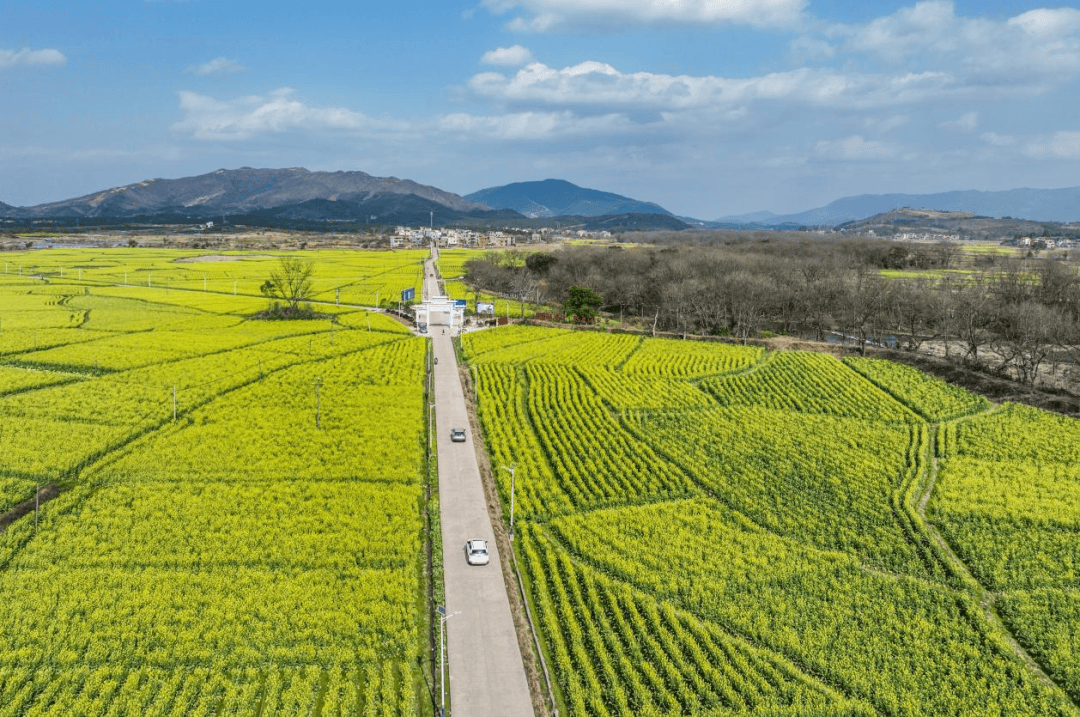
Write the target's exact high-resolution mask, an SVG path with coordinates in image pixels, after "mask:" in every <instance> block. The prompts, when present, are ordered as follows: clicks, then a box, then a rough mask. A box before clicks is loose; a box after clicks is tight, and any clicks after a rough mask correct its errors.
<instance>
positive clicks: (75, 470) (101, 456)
mask: <svg viewBox="0 0 1080 717" xmlns="http://www.w3.org/2000/svg"><path fill="white" fill-rule="evenodd" d="M401 338H404V335H402V336H401ZM260 343H262V342H260ZM386 343H390V342H386ZM382 345H383V344H376V345H375V346H382ZM241 348H246V347H241ZM371 348H374V346H367V347H364V348H362V349H359V350H358V351H350V352H347V353H345V354H341V355H342V356H347V355H349V354H352V353H359V352H361V351H366V350H368V349H371ZM233 350H235V349H233ZM214 353H227V351H224V352H214ZM207 355H210V354H207ZM317 362H318V360H317V359H315V360H300V361H297V362H295V363H290V364H286V365H284V366H279V367H276V368H272V369H267V370H266V371H265V372H264V373H261V375H259V376H253V377H252V378H251V379H250V380H248V381H244V382H243V383H240V384H237V385H235V386H230V387H228V388H226V389H225V390H223V391H220V392H218V393H215V394H213V395H210V396H207V397H206V398H205V399H203V400H202V401H199V402H197V403H194V404H191V405H189V406H185V408H184V409H183V410H181V411H179V412H178V413H177V417H176V418H175V419H173V418H172V417H169V416H166V417H165V418H163V419H161V420H159V421H158V422H157V423H155V424H153V425H150V426H143V427H141V428H140V426H141V424H142V423H143V422H144V421H146V420H147V419H148V418H150V416H142V417H141V418H140V420H139V422H138V423H136V424H135V425H134V426H133V427H132V432H131V433H128V434H127V435H125V436H123V437H122V438H120V439H118V440H117V441H116V442H114V443H112V444H110V445H109V446H106V447H105V448H103V449H101V450H100V451H98V452H96V453H94V454H92V455H90V456H89V457H87V458H86V459H85V460H83V461H81V462H80V463H79V464H77V465H74V466H72V467H71V468H69V469H68V470H67V471H66V472H67V477H65V478H64V479H62V480H60V481H59V482H58V483H56V484H53V485H54V486H55V487H56V488H57V490H56V493H54V494H53V495H51V496H50V498H49V499H50V500H51V499H52V498H55V497H57V496H58V495H59V494H60V493H62V492H63V491H64V490H66V489H67V488H70V487H72V486H74V485H76V484H77V483H78V482H79V477H80V475H81V474H82V473H83V471H85V470H87V469H89V468H92V467H94V466H95V465H97V464H99V463H101V462H103V461H107V460H109V459H110V458H111V457H112V456H113V455H115V454H116V453H119V452H120V451H122V450H124V449H125V448H126V447H127V446H129V445H131V444H132V443H134V442H135V441H138V440H139V439H141V438H143V437H145V436H148V435H151V434H153V433H154V432H156V431H160V430H162V429H164V428H166V427H167V426H169V425H171V424H173V423H176V422H178V421H179V420H180V418H181V417H183V416H185V415H187V414H189V413H191V412H192V411H195V410H197V409H199V408H202V407H203V406H206V405H208V404H210V403H213V402H214V401H216V400H218V399H219V398H221V397H222V396H226V395H228V394H230V393H232V392H234V391H239V390H241V389H244V388H247V387H249V386H252V385H254V384H256V383H258V382H259V381H262V380H263V379H264V378H265V377H267V376H272V375H274V374H276V373H278V372H280V371H286V370H289V369H292V368H295V367H296V366H301V365H304V364H308V363H317ZM162 363H163V364H164V363H171V362H162ZM154 365H160V364H150V366H154ZM142 368H146V366H141V367H139V369H142ZM139 369H131V370H139ZM45 388H52V386H47V387H45ZM373 482H378V481H373ZM96 489H97V486H93V487H92V489H91V492H90V493H88V494H87V496H86V498H89V497H90V496H91V495H93V491H95V490H96ZM27 504H29V506H30V511H28V512H32V510H33V504H34V500H33V498H30V499H28V500H26V501H23V503H20V504H19V505H18V506H16V508H14V509H12V510H11V511H8V513H5V514H4V515H3V516H0V532H3V530H4V529H5V528H7V527H8V526H9V525H11V524H12V523H14V522H15V521H16V520H18V519H19V518H22V517H25V515H27V512H21V513H18V514H17V515H16V514H15V513H16V511H18V510H19V509H20V508H22V507H23V506H25V505H27ZM78 507H79V506H77V505H75V506H70V507H69V508H68V511H70V510H74V509H77V508H78ZM10 515H14V518H11V519H9V520H7V522H3V520H4V519H6V518H8V516H10ZM24 546H25V542H24V544H23V545H21V546H19V548H18V549H16V550H14V551H12V553H11V555H10V556H9V561H8V562H10V560H12V559H14V558H15V557H16V556H17V555H18V553H19V551H20V550H21V549H22V547H24ZM6 567H7V563H4V564H2V565H0V570H3V569H5V568H6Z"/></svg>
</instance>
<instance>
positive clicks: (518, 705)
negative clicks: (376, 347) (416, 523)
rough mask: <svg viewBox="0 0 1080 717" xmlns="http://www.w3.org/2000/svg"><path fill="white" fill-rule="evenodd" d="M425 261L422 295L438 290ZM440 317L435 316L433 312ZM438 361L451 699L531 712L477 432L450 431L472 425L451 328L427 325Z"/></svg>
mask: <svg viewBox="0 0 1080 717" xmlns="http://www.w3.org/2000/svg"><path fill="white" fill-rule="evenodd" d="M433 271H434V269H433V268H432V267H431V263H430V262H428V265H427V269H426V274H425V278H424V295H425V297H427V296H433V295H436V294H438V293H439V292H438V291H437V290H436V288H435V280H434V279H433V278H432V277H431V274H432V272H433ZM432 318H435V317H432ZM428 330H429V332H430V334H431V337H432V340H433V343H434V350H435V358H436V359H438V364H437V365H436V366H435V417H436V431H437V433H436V437H437V438H438V446H439V448H438V450H439V500H440V507H441V512H442V536H443V562H444V566H445V578H446V580H445V582H446V609H447V612H449V613H454V612H457V613H458V614H457V615H454V616H453V617H451V618H450V619H449V620H448V621H447V623H446V630H447V655H448V663H449V666H450V679H449V687H450V698H451V702H452V714H453V715H454V717H519V716H520V717H526V716H531V715H532V714H533V709H532V700H531V698H530V696H529V685H528V682H527V681H526V679H525V667H524V665H523V663H522V660H521V651H520V648H519V647H518V641H517V633H516V632H515V631H514V621H513V618H512V617H511V615H510V601H509V599H508V598H507V596H506V588H505V586H504V583H503V577H502V573H501V571H500V568H499V565H500V563H499V554H498V548H497V547H496V545H495V534H494V532H493V531H492V528H491V519H490V518H489V516H488V512H487V503H486V501H485V499H484V488H483V484H482V483H481V481H480V469H479V467H478V466H477V463H476V454H475V452H474V449H473V443H472V440H473V437H472V435H471V431H469V437H468V441H467V442H466V443H451V442H450V429H451V428H465V429H466V430H468V427H469V418H468V413H467V411H466V408H465V397H464V394H463V393H462V388H461V379H460V377H459V376H458V366H457V360H456V357H455V355H454V347H453V344H452V343H451V336H450V330H449V329H447V330H446V333H445V334H444V333H443V329H442V327H441V326H439V325H432V326H429V327H428ZM472 538H481V539H484V540H487V541H488V550H489V551H490V553H491V563H490V564H488V565H485V566H482V567H479V566H470V565H468V564H467V563H466V562H465V552H464V546H465V541H466V540H469V539H472Z"/></svg>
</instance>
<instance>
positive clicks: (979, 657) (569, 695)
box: [462, 327, 1080, 716]
mask: <svg viewBox="0 0 1080 717" xmlns="http://www.w3.org/2000/svg"><path fill="white" fill-rule="evenodd" d="M462 348H463V351H464V353H465V355H466V356H467V357H468V359H469V361H470V363H471V365H472V368H471V370H472V372H473V376H474V379H475V382H476V386H477V393H478V396H479V412H480V418H481V425H482V427H483V429H484V435H485V440H486V441H487V447H488V451H489V453H490V454H491V457H492V462H493V467H494V472H495V475H496V480H497V481H498V483H499V489H500V491H501V493H502V500H503V504H504V506H505V505H506V504H507V503H509V500H510V495H509V490H510V484H509V473H508V472H507V471H503V470H500V466H510V465H516V468H517V470H516V496H515V506H516V516H515V517H516V521H517V525H516V532H517V535H518V537H517V545H516V552H517V554H518V559H519V562H520V563H521V564H522V567H523V570H524V572H525V576H524V577H525V583H526V590H527V593H528V599H529V601H530V603H531V605H532V607H533V614H534V616H535V620H536V621H537V623H538V626H539V631H540V633H541V638H542V643H543V650H544V653H545V655H546V658H547V661H548V665H549V668H550V669H551V676H552V681H553V683H554V689H555V692H556V700H557V701H558V702H559V705H560V712H564V711H565V712H566V713H568V714H574V715H624V714H634V715H653V714H717V715H720V714H725V715H726V714H759V715H826V714H827V715H928V716H929V715H945V714H957V715H960V714H962V715H984V714H985V715H990V714H994V715H1021V714H1022V715H1058V714H1061V715H1064V714H1073V715H1075V714H1077V713H1078V710H1077V708H1076V700H1078V699H1080V662H1078V660H1077V658H1076V655H1077V654H1080V638H1078V635H1080V601H1078V600H1077V599H1076V592H1075V591H1076V584H1077V582H1076V581H1077V578H1076V575H1077V572H1076V568H1077V566H1078V565H1080V553H1078V552H1077V546H1078V545H1080V529H1078V527H1077V526H1078V524H1080V521H1078V516H1080V513H1078V512H1077V509H1078V505H1080V504H1078V503H1077V501H1076V496H1077V495H1080V493H1078V492H1077V487H1078V486H1080V474H1078V473H1077V470H1076V465H1077V464H1078V463H1080V453H1078V451H1080V448H1078V446H1080V424H1078V422H1077V421H1075V420H1073V419H1066V418H1060V417H1056V416H1053V415H1051V414H1045V413H1042V412H1039V411H1036V410H1034V409H1026V408H1022V407H1006V408H992V407H991V406H990V404H989V403H988V402H986V401H985V400H984V399H982V398H980V397H976V396H973V395H971V394H968V393H966V392H964V391H962V390H960V389H957V388H955V387H953V386H950V385H948V384H945V383H943V382H941V381H938V380H937V379H933V378H931V377H928V376H925V375H924V374H922V373H920V372H918V371H916V370H914V369H910V368H908V367H906V366H899V365H896V364H891V363H887V362H878V361H869V360H861V359H860V360H851V361H848V362H846V363H845V362H841V361H838V360H837V359H835V358H833V357H831V356H828V355H824V354H810V353H801V352H787V353H784V352H781V353H775V354H768V355H765V354H764V353H762V351H761V350H760V349H754V348H746V347H740V346H731V345H720V344H702V343H695V342H677V341H669V340H656V339H648V338H645V339H642V338H639V337H630V336H624V335H606V334H601V333H592V332H574V331H556V330H548V329H541V328H531V327H508V328H504V329H495V330H492V331H489V332H484V333H478V334H472V335H468V336H466V337H464V338H463V340H462ZM1029 439H1030V440H1029ZM988 462H991V463H990V464H989V465H987V466H986V467H985V468H979V469H978V470H976V468H973V466H976V465H978V466H982V465H984V464H987V463H988ZM935 480H936V485H935V486H934V489H933V492H932V493H931V496H932V497H931V500H930V503H929V506H928V507H927V506H925V504H924V503H923V501H922V500H921V498H922V496H923V494H924V493H925V492H926V491H927V490H929V486H930V483H931V481H935ZM505 515H506V510H505V508H504V516H505ZM939 531H940V532H939ZM940 534H944V535H945V536H946V538H947V539H948V543H949V545H950V546H951V548H952V549H953V550H955V551H956V553H957V554H959V555H960V558H961V560H962V562H960V561H956V560H955V559H953V558H952V557H950V553H949V552H948V551H946V550H945V549H944V548H943V547H942V545H941V544H940V543H938V542H937V540H936V538H937V537H938V536H939V535H940ZM987 600H989V601H990V602H991V607H990V608H988V607H986V606H984V604H983V603H984V602H985V601H987ZM998 614H999V615H1000V616H1001V618H1000V619H998V618H996V617H995V615H998ZM1010 640H1015V641H1016V642H1018V643H1019V644H1020V645H1023V646H1024V647H1026V648H1027V649H1028V654H1029V655H1030V656H1031V657H1033V658H1034V659H1035V660H1036V661H1037V662H1038V663H1039V664H1040V665H1041V666H1042V667H1043V669H1044V670H1045V671H1046V672H1048V673H1049V674H1050V675H1051V676H1052V678H1053V679H1054V682H1050V681H1045V680H1044V679H1042V678H1041V677H1040V675H1039V674H1037V673H1036V672H1035V671H1033V670H1032V669H1030V668H1029V667H1028V665H1027V664H1026V663H1025V662H1024V659H1023V656H1022V655H1021V654H1020V653H1018V652H1017V651H1016V650H1015V649H1014V648H1013V647H1012V645H1011V643H1010Z"/></svg>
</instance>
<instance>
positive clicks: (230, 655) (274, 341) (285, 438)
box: [0, 250, 432, 716]
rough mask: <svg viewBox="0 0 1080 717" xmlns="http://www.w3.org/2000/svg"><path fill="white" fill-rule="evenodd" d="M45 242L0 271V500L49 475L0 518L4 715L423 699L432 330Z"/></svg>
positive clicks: (303, 709) (266, 710)
mask: <svg viewBox="0 0 1080 717" xmlns="http://www.w3.org/2000/svg"><path fill="white" fill-rule="evenodd" d="M50 254H51V253H50V252H36V253H33V254H28V255H26V256H25V257H23V264H24V275H23V276H22V277H20V276H18V274H16V273H9V274H7V275H3V274H0V515H3V514H4V513H6V512H7V511H9V510H10V509H12V507H14V506H16V505H18V504H20V503H24V502H25V501H27V500H28V499H31V500H32V498H33V496H34V495H35V492H36V490H37V489H38V487H40V486H46V485H53V486H57V487H59V489H60V492H59V495H58V496H57V497H55V498H52V499H51V500H47V501H45V502H43V503H42V504H41V506H40V511H39V513H38V514H37V515H35V514H34V512H33V511H31V512H30V513H28V514H27V515H25V516H23V517H21V518H19V519H17V520H15V521H14V522H13V523H11V524H10V525H8V526H7V527H6V528H4V529H3V530H2V531H0V601H2V603H3V609H2V610H0V636H2V638H0V715H5V716H6V715H31V714H33V715H37V714H56V715H68V714H87V715H90V714H131V715H135V714H138V715H145V714H162V715H165V714H173V715H179V714H184V715H189V714H190V715H219V714H249V715H268V714H321V715H339V714H340V715H346V714H347V715H402V716H405V715H414V714H424V713H428V714H430V713H431V710H432V707H431V700H430V697H429V688H428V686H427V685H428V683H429V682H430V676H427V677H425V674H424V672H423V667H422V665H423V661H424V658H426V657H427V655H428V629H429V626H428V622H427V620H428V618H427V608H426V603H425V598H424V596H425V595H426V593H427V589H428V586H427V580H428V578H427V577H426V557H425V555H426V550H425V544H426V540H427V537H426V530H425V526H424V514H425V513H424V511H425V510H427V506H426V504H425V480H426V477H427V466H426V463H425V458H424V456H425V451H424V446H425V444H426V440H427V436H426V426H427V424H426V409H427V404H426V397H425V395H424V376H425V365H426V361H427V344H426V342H425V341H424V340H423V339H418V338H413V337H412V335H411V333H410V332H409V331H408V330H406V329H405V328H404V327H403V326H401V325H400V324H399V323H397V322H396V321H393V320H391V319H389V318H387V317H385V316H383V315H381V314H378V313H371V312H368V311H364V310H360V309H356V308H352V307H347V306H345V305H344V302H345V292H344V291H342V297H341V298H342V302H343V305H341V306H338V305H337V304H336V303H335V304H333V305H331V306H327V307H325V308H326V309H328V311H329V312H331V313H335V314H336V316H337V320H336V321H334V322H331V321H329V320H312V321H285V322H259V321H250V320H247V319H246V316H247V314H250V313H253V312H255V311H258V310H260V309H261V308H263V307H265V305H266V300H265V299H255V298H253V297H245V296H242V295H240V294H238V295H237V296H235V297H234V296H232V295H231V293H224V292H223V293H217V294H215V293H214V286H213V285H212V282H208V283H209V284H211V286H210V287H209V291H207V292H203V291H202V290H201V289H202V287H201V281H194V284H195V286H194V287H189V288H184V289H181V288H178V287H179V286H180V284H181V283H182V281H181V280H182V278H183V276H184V275H185V272H190V271H191V269H190V268H189V267H186V266H185V265H184V264H181V265H180V268H177V269H176V270H175V273H174V274H169V273H168V272H169V270H170V268H169V267H168V266H162V263H163V262H166V260H168V261H169V262H171V261H172V260H173V259H175V258H177V256H178V253H167V252H161V253H160V256H158V254H159V253H156V252H152V251H147V252H145V253H144V252H143V251H142V250H140V251H138V252H130V251H127V250H124V251H123V252H120V251H117V252H116V253H115V254H113V253H110V252H107V251H103V252H100V254H101V255H102V256H100V257H99V256H98V255H97V253H95V252H86V253H85V254H81V255H78V256H77V257H76V256H72V257H71V258H72V259H78V260H79V261H80V263H82V264H83V269H82V282H81V283H80V282H79V279H78V272H77V270H76V271H72V265H69V264H67V263H66V262H67V259H66V258H57V257H53V256H50ZM313 256H314V258H315V260H316V262H317V265H316V276H318V275H320V273H321V274H323V275H324V276H327V277H330V276H340V277H341V278H345V275H346V274H347V273H348V272H349V271H351V270H352V269H353V268H356V267H358V266H359V265H361V264H363V263H364V261H374V258H371V259H363V260H361V259H360V257H359V256H357V257H356V258H355V259H354V260H353V264H351V265H348V266H337V265H336V264H337V262H338V261H339V259H341V258H340V257H337V256H336V255H334V256H331V255H321V254H320V255H313ZM350 256H351V255H350ZM377 256H379V255H373V257H377ZM392 256H394V257H398V256H400V255H392ZM106 260H109V261H112V262H115V263H113V264H110V266H112V267H113V269H109V270H110V271H115V270H116V269H115V267H117V266H120V265H121V264H123V265H124V266H127V267H128V270H129V271H134V270H133V269H132V268H131V267H132V266H134V265H135V264H136V263H137V262H145V266H146V269H147V271H149V270H150V267H153V270H154V273H155V277H156V278H155V279H153V280H152V281H153V282H156V281H158V279H160V280H161V282H162V284H163V285H161V286H159V285H157V284H156V283H152V284H151V286H150V287H146V286H145V285H144V286H141V287H135V286H130V287H122V286H111V285H109V286H106V285H104V284H102V285H98V284H94V283H91V281H92V280H93V281H98V280H101V281H106V280H107V279H103V278H102V277H100V276H99V277H92V276H91V275H92V273H93V270H91V269H90V268H88V267H89V266H90V265H91V264H94V263H96V262H99V261H100V262H102V263H105V262H106ZM7 261H8V262H9V263H10V262H12V258H11V256H10V255H8V256H7ZM50 261H53V262H54V263H55V264H57V265H60V264H63V265H64V266H65V269H64V277H63V278H61V277H60V276H59V270H58V269H57V270H56V273H55V275H54V274H52V273H48V274H46V270H47V269H48V268H49V266H50V265H49V262H50ZM32 262H33V269H34V271H35V272H37V273H38V274H46V275H47V278H48V279H49V281H48V283H45V282H43V281H42V279H38V278H30V277H29V276H27V273H28V272H26V271H25V270H26V269H27V265H29V264H31V263H32ZM212 264H213V267H214V269H217V270H219V271H225V270H226V269H225V266H228V267H229V268H230V269H231V270H237V269H238V268H239V266H240V265H243V264H258V265H259V267H260V268H259V271H260V272H262V271H266V270H267V269H268V264H267V263H266V262H265V260H262V259H258V258H251V259H245V260H244V261H239V262H220V263H212ZM401 269H402V271H401V272H400V273H401V276H402V277H409V276H411V274H410V273H409V272H410V271H414V270H415V267H413V268H412V269H409V268H407V267H406V266H405V265H403V266H402V267H401ZM201 270H202V267H201V266H199V267H198V268H197V269H195V271H201ZM100 271H101V272H105V271H106V269H105V268H100ZM335 272H339V274H336V273H335ZM166 276H168V277H169V279H168V282H166V279H165V277H166ZM220 278H222V279H224V278H229V277H220ZM69 279H70V280H72V281H71V282H70V283H67V282H68V280H69ZM409 280H410V281H411V279H409ZM252 281H255V279H254V278H252ZM189 283H191V282H189ZM231 283H232V279H231V278H229V284H230V287H229V288H230V289H231ZM165 284H167V286H166V285H165ZM330 286H331V287H332V284H330ZM241 288H242V286H241ZM9 299H10V301H9ZM333 299H334V297H331V299H330V300H331V301H333ZM371 303H374V301H372V302H371ZM13 307H14V308H13ZM388 427H392V430H391V429H389V428H388Z"/></svg>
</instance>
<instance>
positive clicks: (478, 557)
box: [465, 540, 490, 565]
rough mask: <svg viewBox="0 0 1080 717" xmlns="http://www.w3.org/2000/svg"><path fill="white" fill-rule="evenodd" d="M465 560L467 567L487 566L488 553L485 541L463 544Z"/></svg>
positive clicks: (472, 541) (469, 541) (470, 541)
mask: <svg viewBox="0 0 1080 717" xmlns="http://www.w3.org/2000/svg"><path fill="white" fill-rule="evenodd" d="M465 560H466V561H467V562H468V563H469V565H487V564H488V560H490V558H489V557H488V551H487V541H486V540H468V541H466V542H465Z"/></svg>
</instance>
